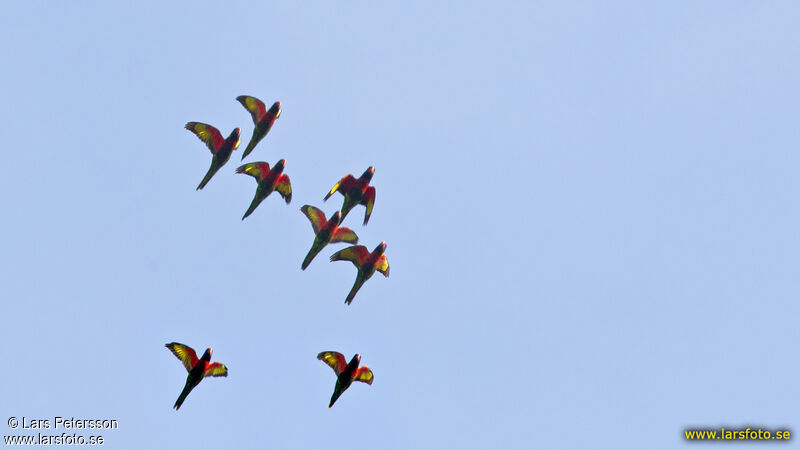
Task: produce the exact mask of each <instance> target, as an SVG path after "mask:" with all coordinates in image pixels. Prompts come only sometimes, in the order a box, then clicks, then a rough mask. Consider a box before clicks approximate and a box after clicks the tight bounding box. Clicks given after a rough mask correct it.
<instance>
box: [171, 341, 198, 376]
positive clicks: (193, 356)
mask: <svg viewBox="0 0 800 450" xmlns="http://www.w3.org/2000/svg"><path fill="white" fill-rule="evenodd" d="M164 347H167V348H168V349H169V350H170V351H171V352H172V354H173V355H175V356H176V357H177V358H178V359H180V360H181V362H182V363H183V367H185V368H186V370H192V367H194V366H195V364H197V361H198V359H197V353H195V352H194V350H193V349H192V348H191V347H189V346H188V345H183V344H179V343H177V342H170V343H169V344H166V345H164Z"/></svg>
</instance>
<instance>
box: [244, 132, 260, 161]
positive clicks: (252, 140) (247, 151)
mask: <svg viewBox="0 0 800 450" xmlns="http://www.w3.org/2000/svg"><path fill="white" fill-rule="evenodd" d="M257 143H258V141H257V140H256V137H255V136H253V137H251V138H250V142H249V143H248V144H247V148H246V149H244V153H242V161H244V159H245V158H247V155H249V154H250V152H252V151H253V149H254V148H256V144H257Z"/></svg>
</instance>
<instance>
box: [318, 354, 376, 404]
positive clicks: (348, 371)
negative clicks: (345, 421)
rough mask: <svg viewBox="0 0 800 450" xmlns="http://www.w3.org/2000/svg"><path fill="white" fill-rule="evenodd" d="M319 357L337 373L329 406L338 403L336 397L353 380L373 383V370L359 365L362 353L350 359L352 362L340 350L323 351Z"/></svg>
mask: <svg viewBox="0 0 800 450" xmlns="http://www.w3.org/2000/svg"><path fill="white" fill-rule="evenodd" d="M317 359H318V360H320V361H323V362H324V363H325V364H327V365H329V366H331V369H333V372H334V373H335V374H336V387H335V388H334V389H333V395H332V396H331V403H330V404H329V405H328V408H330V407H331V406H333V404H334V403H336V399H338V398H339V396H340V395H342V392H344V391H346V390H347V388H349V387H350V385H351V384H353V381H360V382H362V383H367V384H369V385H371V384H372V379H373V376H372V370H370V368H369V367H367V366H361V367H358V365H359V364H360V363H361V355H359V354H357V353H356V355H355V356H353V359H351V360H350V363H347V360H346V359H344V355H342V354H341V353H339V352H322V353H320V354H319V355H317Z"/></svg>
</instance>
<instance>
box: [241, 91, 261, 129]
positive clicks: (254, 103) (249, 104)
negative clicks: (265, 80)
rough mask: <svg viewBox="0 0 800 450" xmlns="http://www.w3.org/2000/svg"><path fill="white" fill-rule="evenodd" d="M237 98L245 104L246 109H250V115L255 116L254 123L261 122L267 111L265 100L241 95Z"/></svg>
mask: <svg viewBox="0 0 800 450" xmlns="http://www.w3.org/2000/svg"><path fill="white" fill-rule="evenodd" d="M236 100H238V101H239V103H241V104H242V106H244V109H246V110H248V111H250V115H251V116H253V123H258V122H260V121H261V118H262V117H264V114H266V113H267V106H266V105H264V102H262V101H261V100H259V99H257V98H255V97H251V96H249V95H240V96H238V97H236Z"/></svg>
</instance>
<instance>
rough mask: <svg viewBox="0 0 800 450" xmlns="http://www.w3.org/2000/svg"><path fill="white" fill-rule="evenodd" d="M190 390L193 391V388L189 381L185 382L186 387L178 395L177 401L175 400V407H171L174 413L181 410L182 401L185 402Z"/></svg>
mask: <svg viewBox="0 0 800 450" xmlns="http://www.w3.org/2000/svg"><path fill="white" fill-rule="evenodd" d="M192 389H194V386H193V385H192V383H191V382H190V381H189V380H186V386H184V387H183V391H181V395H179V396H178V399H177V400H175V406H173V408H175V411H177V410H179V409H181V405H182V404H183V401H184V400H186V396H187V395H189V392H192Z"/></svg>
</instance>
